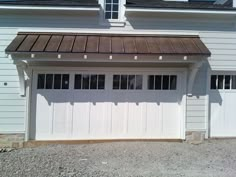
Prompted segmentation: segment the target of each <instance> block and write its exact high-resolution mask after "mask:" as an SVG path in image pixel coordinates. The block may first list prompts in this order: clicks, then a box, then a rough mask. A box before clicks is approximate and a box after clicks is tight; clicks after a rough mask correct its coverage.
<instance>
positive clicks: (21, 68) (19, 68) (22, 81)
mask: <svg viewBox="0 0 236 177" xmlns="http://www.w3.org/2000/svg"><path fill="white" fill-rule="evenodd" d="M14 64H15V65H16V69H17V72H18V77H19V83H20V93H19V94H20V95H21V96H25V89H26V81H25V72H24V71H25V69H26V67H27V65H26V63H24V62H14Z"/></svg>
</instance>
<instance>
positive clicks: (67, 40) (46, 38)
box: [6, 33, 211, 56]
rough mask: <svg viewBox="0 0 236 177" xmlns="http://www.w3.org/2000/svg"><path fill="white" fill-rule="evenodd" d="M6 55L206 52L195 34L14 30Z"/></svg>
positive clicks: (188, 53) (203, 53)
mask: <svg viewBox="0 0 236 177" xmlns="http://www.w3.org/2000/svg"><path fill="white" fill-rule="evenodd" d="M6 53H7V54H19V53H26V54H27V53H34V54H36V55H37V54H38V53H39V54H46V53H55V54H64V53H66V54H72V53H75V54H76V53H82V54H98V55H100V54H110V55H111V54H120V55H124V54H134V55H202V56H210V54H211V53H210V51H209V50H208V49H207V47H206V46H205V45H204V43H203V42H202V41H201V39H200V38H199V37H198V36H173V35H172V36H156V35H115V34H72V33H65V34H62V33H18V35H17V36H16V37H15V39H14V40H13V41H12V42H11V44H10V45H9V46H8V47H7V48H6Z"/></svg>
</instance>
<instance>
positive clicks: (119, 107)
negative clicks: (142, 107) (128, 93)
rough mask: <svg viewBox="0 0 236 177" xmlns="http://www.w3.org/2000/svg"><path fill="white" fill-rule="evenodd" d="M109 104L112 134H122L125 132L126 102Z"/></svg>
mask: <svg viewBox="0 0 236 177" xmlns="http://www.w3.org/2000/svg"><path fill="white" fill-rule="evenodd" d="M110 104H111V131H112V136H115V137H119V136H124V135H126V134H127V103H124V102H123V103H122V102H121V103H110Z"/></svg>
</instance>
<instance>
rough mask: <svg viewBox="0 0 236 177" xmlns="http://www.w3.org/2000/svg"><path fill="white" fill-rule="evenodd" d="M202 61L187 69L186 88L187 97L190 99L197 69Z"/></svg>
mask: <svg viewBox="0 0 236 177" xmlns="http://www.w3.org/2000/svg"><path fill="white" fill-rule="evenodd" d="M202 64H203V61H199V62H197V63H194V64H193V65H192V66H191V67H190V68H189V75H188V86H187V96H189V97H191V96H192V95H193V93H192V92H193V84H194V81H195V78H196V75H197V72H198V70H199V68H200V67H201V66H202Z"/></svg>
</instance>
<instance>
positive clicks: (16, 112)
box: [0, 20, 26, 133]
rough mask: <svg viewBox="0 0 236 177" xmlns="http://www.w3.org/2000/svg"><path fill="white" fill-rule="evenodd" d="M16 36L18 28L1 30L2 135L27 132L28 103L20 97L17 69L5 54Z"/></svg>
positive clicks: (0, 104)
mask: <svg viewBox="0 0 236 177" xmlns="http://www.w3.org/2000/svg"><path fill="white" fill-rule="evenodd" d="M0 21H1V20H0ZM16 34H17V28H14V29H12V28H9V29H8V28H0V133H4V132H24V131H25V126H24V121H25V114H26V112H25V111H26V101H25V98H24V97H21V96H20V95H19V78H18V74H17V71H16V67H15V65H13V61H12V60H11V59H10V58H8V57H7V56H6V54H5V48H6V47H7V45H9V44H10V42H11V41H12V39H14V37H15V36H16ZM5 84H7V85H5Z"/></svg>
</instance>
